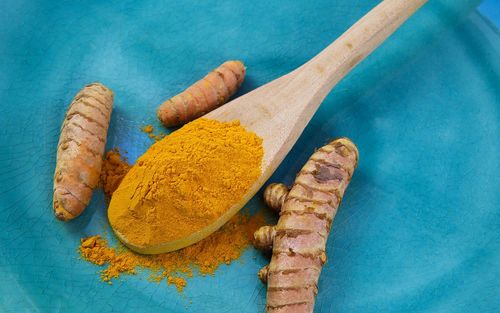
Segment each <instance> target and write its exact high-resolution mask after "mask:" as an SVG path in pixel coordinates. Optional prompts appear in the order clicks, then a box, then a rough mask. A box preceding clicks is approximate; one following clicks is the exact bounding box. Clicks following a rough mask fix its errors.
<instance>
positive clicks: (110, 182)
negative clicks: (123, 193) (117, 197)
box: [99, 148, 131, 198]
mask: <svg viewBox="0 0 500 313" xmlns="http://www.w3.org/2000/svg"><path fill="white" fill-rule="evenodd" d="M130 167H131V166H130V165H129V164H128V163H127V160H126V159H124V158H123V157H122V156H121V154H120V150H119V149H118V148H115V149H113V150H110V151H108V152H106V157H105V158H104V161H103V163H102V169H101V177H100V182H99V185H100V186H101V187H102V189H103V190H104V194H106V196H107V197H108V198H111V195H112V194H113V192H114V191H115V190H116V188H118V185H120V183H121V181H122V179H123V177H125V175H126V174H127V172H128V171H129V169H130Z"/></svg>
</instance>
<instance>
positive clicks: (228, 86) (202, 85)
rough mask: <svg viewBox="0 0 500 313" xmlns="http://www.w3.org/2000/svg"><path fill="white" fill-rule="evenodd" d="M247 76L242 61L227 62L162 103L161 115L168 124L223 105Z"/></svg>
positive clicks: (159, 109)
mask: <svg viewBox="0 0 500 313" xmlns="http://www.w3.org/2000/svg"><path fill="white" fill-rule="evenodd" d="M244 78H245V66H244V65H243V63H242V62H240V61H227V62H224V63H223V64H222V65H221V66H219V67H218V68H216V69H215V70H213V71H212V72H210V73H208V75H207V76H205V77H204V78H203V79H201V80H199V81H197V82H196V83H194V84H193V85H192V86H191V87H189V88H188V89H186V90H185V91H183V92H181V93H180V94H178V95H176V96H174V97H173V98H170V99H168V100H167V101H165V102H163V103H162V104H161V105H160V107H159V108H158V112H157V113H158V118H159V119H160V121H161V122H162V123H163V125H165V126H166V127H171V126H178V125H181V124H184V123H187V122H189V121H192V120H194V119H196V118H198V117H200V116H202V115H204V114H205V113H208V112H210V111H212V110H214V109H215V108H217V107H219V106H221V105H222V104H224V103H225V102H226V101H227V100H228V99H229V97H230V96H232V95H233V94H234V93H235V92H236V90H237V89H238V87H239V86H240V85H241V83H243V79H244Z"/></svg>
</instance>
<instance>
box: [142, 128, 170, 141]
mask: <svg viewBox="0 0 500 313" xmlns="http://www.w3.org/2000/svg"><path fill="white" fill-rule="evenodd" d="M141 130H142V131H143V132H144V133H146V134H147V135H148V137H149V138H151V139H153V140H154V141H155V142H156V141H160V140H162V139H163V137H165V136H166V134H165V133H162V132H158V133H156V134H155V133H154V127H153V125H145V126H143V127H142V128H141Z"/></svg>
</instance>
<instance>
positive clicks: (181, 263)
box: [79, 213, 264, 292]
mask: <svg viewBox="0 0 500 313" xmlns="http://www.w3.org/2000/svg"><path fill="white" fill-rule="evenodd" d="M262 225H264V218H263V216H262V215H261V214H260V213H259V214H256V215H255V216H253V217H248V216H245V215H243V214H238V215H236V216H235V217H233V218H232V219H231V220H230V221H229V222H228V223H227V224H226V225H224V226H223V227H222V228H221V229H220V230H218V231H217V232H215V233H213V234H212V235H210V236H209V237H207V238H205V239H204V240H202V241H200V242H198V243H196V244H194V245H191V246H189V247H186V248H184V249H181V250H178V251H174V252H170V253H163V254H158V255H141V254H137V253H134V252H132V251H130V250H128V249H127V248H125V247H123V246H117V247H111V246H109V244H108V242H107V241H106V240H105V239H104V238H102V237H101V236H99V235H96V236H92V237H88V238H83V239H81V244H80V247H79V251H80V254H81V256H82V258H83V259H85V260H87V261H89V262H91V263H94V264H97V265H101V266H106V268H104V269H103V270H102V271H101V273H100V277H101V279H102V280H103V281H105V282H109V283H111V280H112V279H113V278H118V277H120V276H121V275H123V274H136V273H137V270H138V269H149V270H151V272H152V274H151V276H150V281H153V282H161V281H162V280H164V279H166V282H167V283H168V284H169V285H174V286H175V287H176V288H177V290H178V291H179V292H182V291H183V289H184V287H185V286H186V285H187V281H186V279H189V278H190V277H193V275H194V274H197V273H199V274H201V275H207V274H208V275H212V274H214V272H215V271H216V270H217V268H219V267H220V266H221V265H222V264H230V263H231V262H233V261H235V260H237V259H238V258H239V257H240V256H241V254H242V252H243V251H244V250H245V248H247V247H248V246H249V245H250V243H251V241H252V238H253V233H254V231H255V230H257V229H258V228H259V227H260V226H262Z"/></svg>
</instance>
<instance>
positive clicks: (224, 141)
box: [108, 119, 264, 246]
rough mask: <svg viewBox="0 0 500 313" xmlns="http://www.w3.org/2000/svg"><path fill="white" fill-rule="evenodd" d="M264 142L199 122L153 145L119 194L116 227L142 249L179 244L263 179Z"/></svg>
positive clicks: (236, 128) (230, 127) (114, 202)
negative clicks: (258, 180)
mask: <svg viewBox="0 0 500 313" xmlns="http://www.w3.org/2000/svg"><path fill="white" fill-rule="evenodd" d="M263 154H264V151H263V148H262V139H261V138H259V137H258V136H257V135H256V134H255V133H253V132H249V131H247V130H246V129H245V128H243V127H242V126H241V125H240V124H239V122H238V121H235V122H230V123H222V122H218V121H212V120H207V119H198V120H195V121H193V122H191V123H189V124H186V125H185V126H184V127H182V128H181V129H179V130H177V131H176V132H174V133H172V134H170V135H169V136H167V137H165V138H164V139H162V140H161V141H159V142H157V143H155V144H153V145H152V146H151V147H150V148H149V149H148V151H146V153H144V154H143V155H142V156H141V157H140V158H139V159H138V160H137V162H136V164H135V165H134V166H133V167H132V168H131V169H130V171H129V172H128V174H127V175H126V176H125V178H124V179H123V180H122V182H121V184H120V186H119V187H118V189H117V190H116V191H115V192H114V194H113V197H112V199H111V203H110V207H109V209H108V218H109V222H110V224H111V226H112V227H113V229H114V230H115V231H117V232H119V233H120V234H121V235H122V236H123V237H125V238H127V241H128V242H130V243H132V244H134V245H136V246H148V245H155V244H159V243H163V242H169V241H173V240H176V239H179V238H182V237H185V236H187V235H189V234H191V233H193V232H195V231H198V230H200V229H202V228H204V227H206V226H207V225H209V224H211V223H212V222H213V221H214V220H216V219H217V218H218V217H220V216H221V215H222V214H223V213H224V212H226V211H227V210H228V209H229V208H230V207H231V206H232V205H233V204H234V203H236V202H238V201H239V200H240V199H241V198H242V196H243V195H244V194H245V193H246V192H247V191H248V190H249V189H250V187H251V186H252V185H253V184H254V182H255V181H256V180H257V178H258V177H259V176H260V175H261V162H262V157H263Z"/></svg>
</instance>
